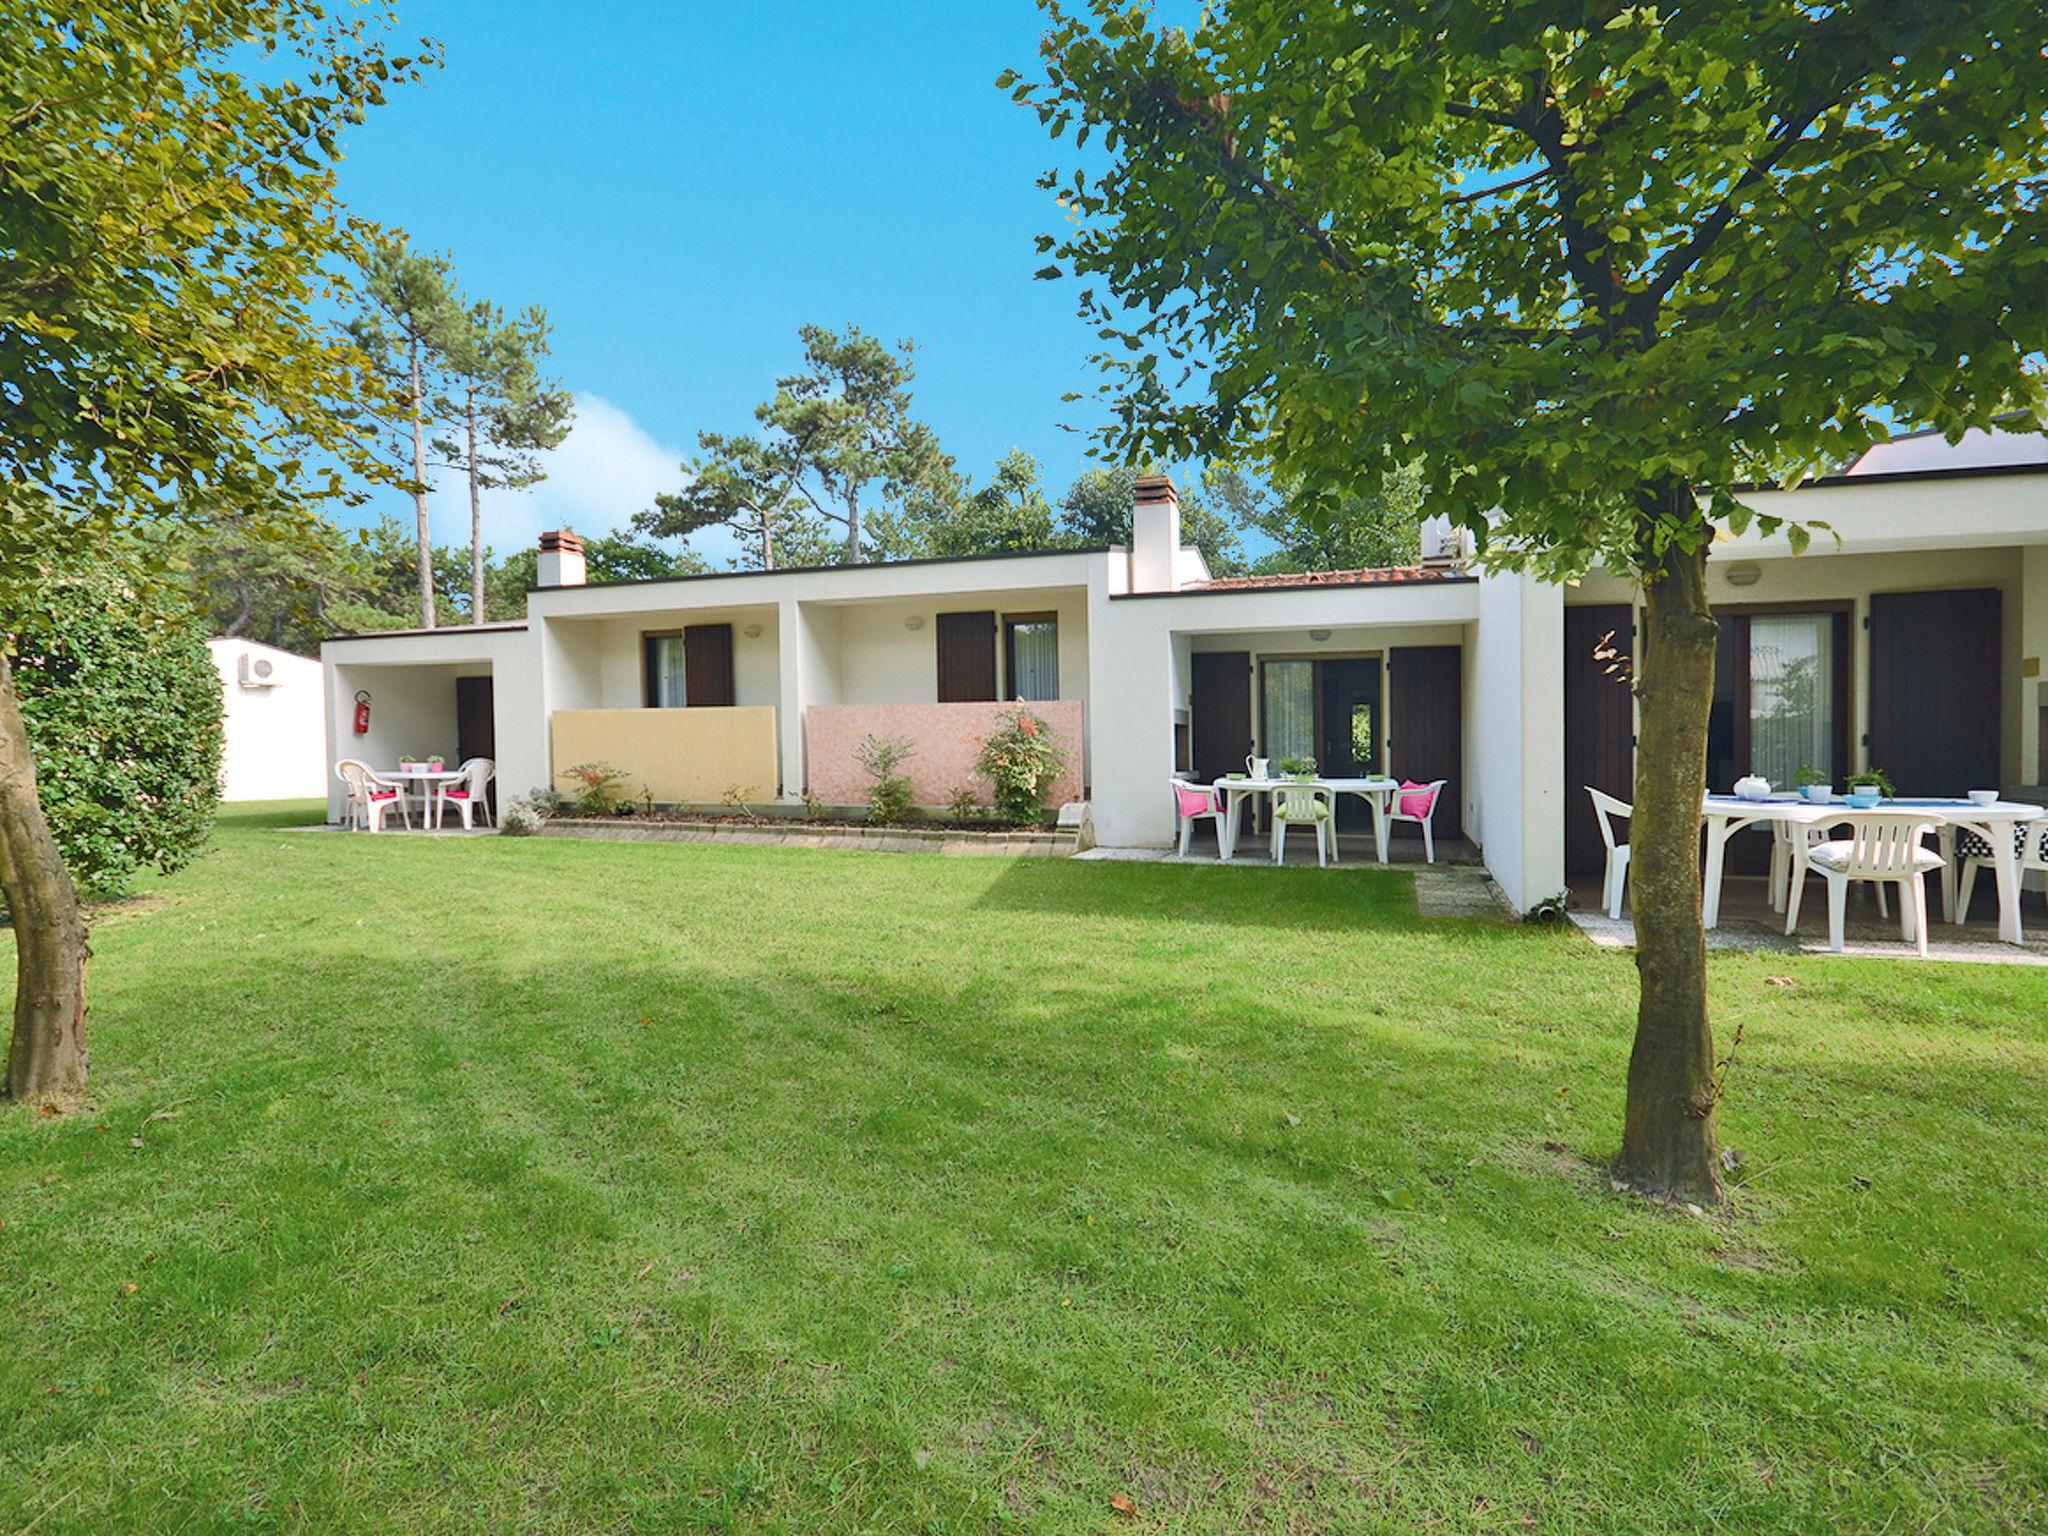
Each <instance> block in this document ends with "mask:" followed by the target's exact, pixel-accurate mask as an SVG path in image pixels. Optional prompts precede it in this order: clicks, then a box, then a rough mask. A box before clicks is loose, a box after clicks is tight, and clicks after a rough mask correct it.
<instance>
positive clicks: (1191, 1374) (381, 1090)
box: [0, 811, 2048, 1533]
mask: <svg viewBox="0 0 2048 1536" xmlns="http://www.w3.org/2000/svg"><path fill="white" fill-rule="evenodd" d="M292 819H295V817H294V815H293V814H292V813H280V812H275V811H270V812H259V813H243V814H238V815H232V816H229V817H228V818H226V819H225V820H224V821H223V824H222V827H221V829H220V832H219V835H218V839H217V843H218V846H217V848H216V849H215V851H214V852H212V853H211V854H210V855H209V856H207V857H206V858H204V859H202V860H201V861H200V862H199V863H198V864H196V865H195V866H194V867H193V868H191V869H189V870H187V871H186V872H184V873H183V874H181V875H179V876H177V877H175V878H174V879H171V880H168V881H162V882H158V883H155V884H153V885H152V886H151V887H149V888H148V889H147V890H146V891H145V892H143V893H142V894H141V896H140V897H139V898H138V900H137V901H136V902H134V903H132V904H130V905H129V906H127V907H125V908H122V909H120V910H118V911H115V912H112V913H108V914H104V915H103V916H102V917H101V919H100V921H99V923H98V926H97V928H96V931H95V937H94V943H95V947H96V950H97V959H96V960H95V962H94V967H95V970H94V976H95V992H94V1018H95V1025H94V1037H93V1056H94V1069H95V1072H94V1082H95V1086H96V1103H95V1104H94V1106H93V1107H92V1108H91V1109H90V1110H88V1111H87V1112H85V1113H82V1114H79V1115H76V1116H73V1117H71V1118H69V1119H66V1120H64V1121H61V1122H52V1121H39V1120H36V1119H33V1118H31V1117H30V1116H28V1115H27V1114H26V1113H25V1112H23V1111H20V1110H15V1109H0V1220H4V1226H0V1306H4V1310H5V1315H6V1316H7V1318H8V1320H9V1325H10V1327H9V1333H10V1337H9V1340H8V1345H7V1348H6V1349H5V1350H4V1352H0V1529H4V1530H9V1531H11V1530H15V1529H17V1528H21V1527H26V1526H29V1525H34V1527H35V1529H36V1531H37V1532H39V1533H48V1532H55V1531H73V1530H75V1531H94V1532H111V1531H140V1530H145V1529H146V1530H150V1531H152V1532H168V1531H214V1530H257V1531H269V1530H277V1531H296V1530H321V1531H347V1532H351V1533H356V1532H382V1531H401V1530H402V1531H412V1530H431V1531H446V1532H497V1531H520V1532H557V1531H605V1532H623V1531H637V1532H656V1531H679V1530H680V1531H698V1530H705V1531H719V1530H736V1531H792V1532H794V1531H803V1532H813V1531H844V1532H854V1531H952V1532H969V1531H973V1532H981V1531H989V1530H999V1529H1016V1530H1023V1531H1094V1530H1105V1529H1111V1528H1125V1527H1128V1528H1132V1529H1141V1530H1153V1529H1162V1530H1164V1529H1170V1530H1188V1531H1195V1530H1214V1531H1239V1530H1255V1531H1331V1532H1354V1531H1410V1530H1415V1529H1418V1528H1423V1527H1427V1528H1430V1529H1443V1530H1450V1531H1466V1530H1485V1531H1491V1530H1504V1531H1518V1530H1525V1529H1529V1530H1542V1531H1629V1532H1634V1531H1651V1530H1660V1531H1661V1530H1671V1531H1677V1530H1687V1531H1692V1530H1701V1529H1705V1528H1708V1527H1712V1526H1718V1527H1719V1528H1721V1529H1725V1530H1729V1531H1738V1532H1752V1531H1776V1530H1786V1531H1817V1530H1823V1529H1834V1530H1843V1531H1879V1530H1885V1531H1892V1532H1906V1531H1987V1530H2010V1531H2023V1530H2025V1531H2038V1530H2040V1529H2042V1528H2043V1527H2044V1525H2048V1210H2044V1203H2043V1185H2044V1169H2048V1096H2044V1089H2048V979H2044V977H2043V975H2042V974H2041V973H2040V972H2038V971H2023V970H2019V969H2008V968H2003V967H1992V966H1973V965H1945V964H1931V965H1929V964H1912V963H1894V962H1870V961H1855V960H1836V959H1827V958H1814V959H1788V958H1784V957H1746V956H1728V957H1723V958H1717V959H1716V960H1715V962H1714V967H1713V984H1714V987H1715V989H1716V995H1717V999H1718V1003H1717V1008H1718V1020H1719V1024H1720V1028H1721V1031H1722V1038H1723V1040H1724V1042H1725V1040H1726V1039H1727V1038H1728V1037H1729V1036H1730V1035H1731V1034H1732V1032H1733V1028H1734V1026H1735V1025H1736V1024H1737V1023H1738V1022H1740V1023H1741V1024H1742V1025H1744V1026H1745V1038H1744V1039H1743V1042H1742V1045H1741V1048H1740V1050H1739V1052H1738V1055H1737V1060H1736V1064H1735V1068H1734V1074H1733V1081H1732V1089H1731V1098H1730V1101H1729V1103H1728V1106H1727V1111H1726V1117H1725V1128H1726V1134H1727V1137H1728V1139H1729V1140H1730V1141H1731V1142H1732V1143H1733V1144H1734V1145H1736V1146H1738V1147H1741V1148H1743V1149H1744V1150H1745V1151H1746V1152H1747V1154H1748V1156H1749V1163H1748V1165H1747V1173H1746V1176H1745V1177H1744V1179H1743V1182H1742V1185H1741V1187H1740V1189H1739V1192H1738V1195H1737V1199H1736V1201H1735V1203H1734V1205H1733V1207H1732V1210H1731V1211H1730V1212H1729V1213H1728V1214H1726V1215H1717V1216H1713V1217H1709V1218H1707V1219H1695V1218H1689V1217H1686V1216H1684V1215H1679V1214H1672V1213H1667V1212H1665V1211H1662V1210H1658V1209H1654V1208H1651V1207H1649V1206H1646V1205H1645V1204H1643V1203H1641V1202H1638V1201H1634V1200H1631V1199H1626V1198H1623V1197H1621V1196H1618V1195H1616V1194H1614V1193H1613V1192H1612V1191H1611V1190H1610V1188H1609V1185H1608V1182H1607V1179H1606V1177H1605V1175H1604V1173H1602V1172H1601V1170H1600V1168H1599V1166H1598V1163H1599V1160H1600V1159H1602V1158H1603V1157H1604V1156H1606V1155H1607V1154H1608V1153H1609V1152H1610V1151H1611V1149H1612V1147H1613V1145H1614V1142H1615V1139H1616V1136H1617V1133H1618V1125H1619V1119H1620V1111H1621V1095H1620V1085H1621V1081H1622V1070H1623V1064H1624V1060H1625V1057H1626V1051H1627V1044H1628V1037H1629V1028H1630V1018H1631V1014H1630V1010H1631V1006H1632V1004H1631V999H1632V991H1633V988H1632V982H1633V972H1632V969H1631V967H1630V965H1629V962H1628V960H1627V958H1626V957H1625V956H1621V955H1615V954H1610V953H1603V952H1598V951H1595V950H1594V949H1592V948H1591V947H1590V946H1589V945H1587V944H1585V943H1584V942H1582V941H1580V940H1579V939H1577V938H1576V936H1574V935H1569V934H1567V935H1560V934H1557V933H1554V932H1548V931H1540V930H1525V929H1520V928H1517V927H1514V926H1510V925H1506V924H1499V923H1490V922H1480V921H1463V922H1459V921H1438V920H1424V919H1420V918H1418V917H1417V916H1416V915H1415V912H1414V901H1413V895H1412V889H1411V885H1410V882H1409V880H1408V878H1407V877H1406V876H1404V875H1401V874H1398V873H1381V872H1377V871H1371V872H1354V873H1347V874H1339V875H1333V876H1322V877H1319V876H1318V875H1316V874H1314V873H1312V872H1309V871H1303V870H1281V871H1275V870H1260V869H1244V870H1211V869H1188V868H1174V867H1161V866H1145V865H1128V864H1125V865H1119V864H1097V863H1072V862H1060V861H1016V862H1011V861H1002V860H975V859H945V858H936V857H929V856H916V855H891V854H862V853H837V852H817V851H802V850H784V849H719V848H709V847H672V846H670V847H665V846H649V845H640V846H635V845H629V844H598V843H582V842H569V841H555V840H516V839H511V838H485V839H476V840H456V839H442V840H407V839H403V838H391V837H386V838H378V839H372V838H367V837H335V836H303V835H289V834H285V833H281V832H279V831H277V830H276V828H277V827H279V826H280V825H282V824H284V823H285V822H287V821H290V820H292ZM296 819H304V814H303V813H298V814H297V816H296ZM9 942H10V941H9V940H7V939H6V938H5V937H4V936H0V962H4V963H5V966H6V971H7V974H9V975H11V972H12V954H11V950H10V949H8V947H7V946H8V944H9ZM1788 977H1789V978H1790V981H1791V985H1789V986H1785V985H1781V984H1774V983H1776V982H1777V981H1778V980H1780V979H1782V978H1788ZM1113 1499H1129V1500H1131V1501H1133V1502H1134V1504H1135V1512H1136V1516H1135V1519H1134V1520H1133V1519H1132V1518H1130V1517H1129V1516H1128V1515H1126V1514H1123V1513H1121V1512H1119V1511H1118V1509H1117V1508H1116V1507H1115V1506H1114V1505H1113V1504H1112V1500H1113ZM38 1522H39V1523H38Z"/></svg>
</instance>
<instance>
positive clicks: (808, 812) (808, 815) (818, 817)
mask: <svg viewBox="0 0 2048 1536" xmlns="http://www.w3.org/2000/svg"><path fill="white" fill-rule="evenodd" d="M804 818H805V819H806V820H807V821H823V820H824V819H825V802H824V801H822V800H820V799H819V798H818V797H817V796H816V795H815V794H813V793H812V792H811V789H810V786H809V785H805V786H804Z"/></svg>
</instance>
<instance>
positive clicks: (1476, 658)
mask: <svg viewBox="0 0 2048 1536" xmlns="http://www.w3.org/2000/svg"><path fill="white" fill-rule="evenodd" d="M1473 636H1474V639H1473V645H1472V647H1471V649H1472V651H1473V653H1474V654H1473V656H1472V657H1471V660H1470V663H1469V665H1470V669H1471V675H1472V677H1473V678H1474V680H1475V682H1476V684H1477V686H1475V687H1473V688H1471V689H1468V690H1467V692H1466V695H1465V740H1466V742H1467V748H1466V753H1465V758H1466V764H1467V768H1468V771H1469V772H1471V773H1472V774H1473V777H1474V784H1473V788H1472V790H1471V791H1470V792H1469V793H1470V799H1471V801H1472V805H1473V812H1474V814H1473V819H1472V820H1471V821H1469V822H1468V823H1467V826H1466V830H1467V831H1468V832H1469V833H1470V834H1471V835H1472V837H1473V838H1474V840H1475V841H1477V842H1478V843H1479V845H1480V847H1481V850H1482V852H1483V854H1484V856H1485V859H1486V868H1487V870H1488V872H1489V873H1491V874H1492V876H1493V878H1494V880H1495V881H1496V882H1498V883H1499V885H1500V888H1501V890H1502V892H1503V893H1504V894H1505V895H1506V896H1507V899H1508V902H1509V904H1510V905H1511V906H1513V907H1514V909H1515V910H1516V911H1518V912H1526V911H1527V910H1528V909H1529V908H1531V907H1533V906H1535V905H1536V904H1537V903H1538V902H1540V901H1543V900H1546V899H1547V898H1549V897H1552V896H1555V895H1557V894H1559V893H1560V892H1561V891H1563V890H1564V888H1565V881H1564V688H1563V677H1564V589H1563V588H1561V587H1555V586H1550V585H1548V584H1546V583H1544V582H1539V581H1537V580H1535V579H1534V578H1532V577H1529V576H1524V575H1519V574H1516V573H1512V572H1509V573H1504V574H1502V575H1498V576H1494V575H1485V576H1482V577H1481V578H1480V580H1479V618H1478V622H1477V623H1476V624H1475V625H1474V626H1473ZM1475 743H1476V744H1477V750H1474V744H1475Z"/></svg>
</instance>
